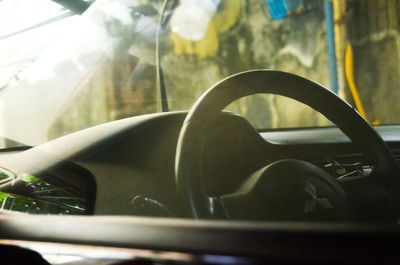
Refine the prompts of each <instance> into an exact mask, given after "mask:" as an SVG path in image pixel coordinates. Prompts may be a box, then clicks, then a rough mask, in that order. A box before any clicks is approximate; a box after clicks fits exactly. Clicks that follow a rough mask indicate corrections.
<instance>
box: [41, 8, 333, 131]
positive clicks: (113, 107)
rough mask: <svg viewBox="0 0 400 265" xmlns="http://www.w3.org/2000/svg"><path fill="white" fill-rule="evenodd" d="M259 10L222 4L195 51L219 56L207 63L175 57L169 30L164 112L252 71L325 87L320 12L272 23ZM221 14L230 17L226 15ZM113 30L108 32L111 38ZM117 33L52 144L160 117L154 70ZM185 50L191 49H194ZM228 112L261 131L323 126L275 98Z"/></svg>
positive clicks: (58, 124) (164, 42)
mask: <svg viewBox="0 0 400 265" xmlns="http://www.w3.org/2000/svg"><path fill="white" fill-rule="evenodd" d="M235 3H236V4H238V6H237V5H235ZM262 3H264V2H263V1H257V0H248V1H240V0H235V1H228V0H227V1H225V2H224V4H225V5H224V6H223V8H221V10H220V11H219V12H220V13H219V14H217V15H216V17H215V18H213V22H212V23H213V24H212V25H213V27H214V28H213V29H212V30H213V32H214V33H218V34H214V33H213V34H211V36H212V39H211V40H207V39H206V40H202V41H203V42H202V43H201V45H200V48H201V46H204V47H205V48H207V45H212V47H215V45H216V47H218V48H217V49H216V53H215V54H212V55H207V54H205V55H204V54H203V55H201V56H200V55H199V54H196V52H195V51H194V52H193V49H189V50H190V52H188V50H186V51H185V50H182V49H180V50H179V49H178V50H179V54H178V52H177V47H176V40H174V39H171V38H173V36H171V32H170V30H169V29H168V28H167V31H165V32H163V33H162V34H161V36H160V37H161V54H162V56H161V59H162V67H163V70H164V74H165V81H166V87H167V93H168V99H169V105H170V109H172V110H181V109H189V108H190V107H191V105H192V104H193V103H194V102H195V100H196V99H197V98H198V97H199V96H200V95H201V94H202V93H203V92H204V91H206V90H207V89H208V88H209V87H211V86H212V85H213V84H215V83H216V82H218V81H219V80H221V79H223V78H225V77H227V76H229V75H231V74H235V73H237V72H240V71H244V70H250V69H259V68H263V69H277V70H282V71H287V72H292V73H296V74H299V75H301V76H304V77H307V78H310V79H312V80H314V81H316V82H319V83H321V84H323V85H328V83H329V74H328V58H327V55H326V54H327V53H326V40H325V24H324V16H323V10H322V9H321V8H318V7H317V8H313V9H311V10H306V11H304V12H303V13H301V14H297V15H293V16H290V17H288V18H286V19H283V20H276V21H272V20H271V19H270V18H269V17H268V14H267V10H266V7H265V6H263V4H262ZM224 8H232V10H233V11H232V12H231V13H229V12H225V11H224ZM230 14H231V15H230ZM218 16H220V17H218ZM155 21H156V18H155ZM224 22H226V23H224ZM115 27H116V25H113V27H110V28H113V31H115ZM120 31H121V32H122V33H124V34H125V35H122V33H121V35H120V43H119V44H117V45H115V46H114V51H113V53H114V56H113V57H112V58H104V60H103V61H102V63H100V64H99V66H98V68H97V69H95V70H93V72H92V73H91V74H90V75H88V77H87V78H86V80H85V82H82V84H81V85H80V87H78V88H77V89H76V92H75V93H74V95H72V97H71V98H70V100H69V103H66V104H65V107H64V108H63V109H62V110H61V111H60V112H59V113H58V119H56V120H55V122H54V124H53V126H52V127H51V128H50V130H49V137H50V138H55V137H58V136H60V135H63V134H66V133H69V132H72V131H76V130H79V129H82V128H85V127H89V126H92V125H95V124H99V123H102V122H106V121H108V120H114V119H119V118H124V117H129V116H133V115H139V114H143V113H149V112H155V111H157V109H159V108H158V104H159V100H158V99H157V98H156V95H157V92H156V90H155V68H154V65H151V63H150V64H149V63H142V62H141V61H140V60H137V58H135V57H134V56H132V55H128V54H127V50H128V49H129V47H131V46H132V43H134V41H137V39H135V38H134V37H133V36H131V35H129V34H126V32H124V31H122V30H120ZM174 41H175V42H174ZM215 41H216V42H217V43H215ZM144 42H146V43H145V44H146V45H145V46H147V47H150V48H151V47H153V48H154V39H152V40H146V41H142V43H144ZM185 45H186V44H185ZM189 45H192V46H190V47H192V48H193V47H196V46H195V45H197V44H193V43H192V44H191V43H189ZM210 47H211V46H210ZM228 109H229V110H232V111H235V112H239V113H241V114H242V115H244V116H245V117H247V118H249V119H250V120H251V121H252V123H253V124H254V125H255V126H256V127H259V128H277V127H298V126H301V127H302V126H318V125H327V124H328V122H327V120H325V119H324V118H323V117H321V115H318V114H317V113H316V112H315V111H313V110H311V109H309V108H308V107H305V106H300V105H299V103H297V102H295V101H290V100H287V99H285V98H282V97H278V96H261V95H256V96H252V97H250V98H245V99H243V100H240V101H239V102H238V103H236V104H234V105H232V106H230V107H229V108H228Z"/></svg>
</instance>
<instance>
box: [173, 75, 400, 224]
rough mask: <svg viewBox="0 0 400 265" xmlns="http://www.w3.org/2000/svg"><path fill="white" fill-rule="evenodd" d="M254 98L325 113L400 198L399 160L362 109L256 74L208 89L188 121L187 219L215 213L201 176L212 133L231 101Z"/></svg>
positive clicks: (182, 149) (180, 153) (184, 162)
mask: <svg viewBox="0 0 400 265" xmlns="http://www.w3.org/2000/svg"><path fill="white" fill-rule="evenodd" d="M254 94H275V95H281V96H285V97H289V98H291V99H294V100H297V101H299V102H301V103H304V104H306V105H308V106H310V107H311V108H313V109H314V110H316V111H318V112H320V113H321V114H323V115H324V116H325V117H326V118H328V119H329V120H330V121H331V122H333V123H334V124H336V125H337V127H338V128H339V129H340V130H341V131H342V132H343V133H344V134H345V135H346V136H347V137H349V138H350V140H351V141H352V142H353V143H354V144H356V145H358V146H360V147H361V149H362V151H363V152H364V154H366V155H367V156H368V157H370V158H371V160H372V161H374V162H375V168H374V172H376V173H377V174H376V175H379V180H378V181H379V182H380V183H382V184H383V185H384V186H385V188H387V189H388V191H389V193H390V194H391V195H392V197H393V196H396V194H395V192H393V191H399V190H400V178H399V176H400V175H399V167H398V165H397V162H396V160H395V158H394V156H393V154H392V153H391V151H390V149H389V147H388V146H387V145H386V143H385V142H384V141H383V139H382V138H381V137H380V136H379V135H378V134H377V133H376V131H375V130H374V129H373V128H372V127H371V126H370V124H369V123H368V122H367V121H366V120H365V119H364V118H363V117H362V116H361V115H360V114H359V113H358V112H357V110H356V109H354V108H353V107H352V106H351V105H349V104H348V103H347V102H345V101H344V100H342V99H341V98H339V97H338V96H337V95H335V94H334V93H332V92H331V91H330V90H328V89H326V88H325V87H323V86H322V85H320V84H318V83H315V82H313V81H310V80H308V79H305V78H303V77H300V76H297V75H294V74H290V73H286V72H281V71H274V70H252V71H246V72H241V73H238V74H235V75H232V76H230V77H227V78H225V79H223V80H222V81H220V82H218V83H217V84H215V85H214V86H213V87H211V88H210V89H209V90H207V91H206V92H205V93H204V94H203V95H202V96H201V97H200V98H199V99H198V100H197V101H196V103H195V104H194V105H193V107H192V108H191V110H190V111H189V113H188V115H187V117H186V119H185V121H184V123H183V126H182V128H181V131H180V135H179V138H178V144H177V150H176V158H175V177H176V179H175V181H176V187H177V192H178V194H179V195H180V196H181V198H180V199H181V200H182V203H183V210H184V212H185V213H186V214H185V215H186V216H187V217H193V218H195V219H198V218H211V217H213V215H214V213H213V211H214V210H215V209H213V204H212V200H213V199H212V198H211V197H209V196H208V195H207V194H206V192H205V187H204V183H203V176H202V172H201V171H202V161H201V160H202V159H201V157H202V153H203V148H204V144H205V135H206V131H207V129H208V128H209V126H210V125H211V124H212V123H213V122H214V120H215V119H216V117H217V115H218V114H219V113H220V112H221V111H222V110H223V109H224V108H225V107H227V106H228V105H229V104H230V103H232V102H234V101H235V100H237V99H239V98H242V97H245V96H250V95H254ZM360 132H362V133H360Z"/></svg>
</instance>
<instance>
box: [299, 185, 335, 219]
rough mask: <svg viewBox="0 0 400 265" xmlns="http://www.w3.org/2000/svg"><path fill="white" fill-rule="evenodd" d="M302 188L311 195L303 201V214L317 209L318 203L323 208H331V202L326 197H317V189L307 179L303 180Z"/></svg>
mask: <svg viewBox="0 0 400 265" xmlns="http://www.w3.org/2000/svg"><path fill="white" fill-rule="evenodd" d="M304 190H305V192H306V193H308V195H310V197H311V199H309V200H306V202H305V207H304V213H305V214H307V213H312V212H315V211H317V209H318V205H320V206H321V207H322V208H323V209H330V208H333V205H332V203H331V202H330V201H329V200H328V199H327V198H318V194H317V189H316V188H315V186H314V185H313V184H311V183H310V182H309V181H307V180H306V182H305V187H304Z"/></svg>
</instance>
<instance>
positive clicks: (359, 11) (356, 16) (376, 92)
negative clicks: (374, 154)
mask: <svg viewBox="0 0 400 265" xmlns="http://www.w3.org/2000/svg"><path fill="white" fill-rule="evenodd" d="M399 10H400V2H399V1H396V0H387V1H385V0H370V1H362V0H351V1H348V14H347V27H348V38H349V42H350V44H351V45H352V46H353V50H354V75H355V76H354V77H355V83H356V85H357V87H358V90H359V93H360V97H361V99H362V101H363V103H364V107H365V109H366V114H367V117H368V118H369V120H370V121H379V123H381V124H387V123H400V115H398V113H400V104H399V103H398V101H399V98H400V90H399V89H398V88H399V87H400V78H399V76H400V67H399V59H400V34H399V13H398V12H399Z"/></svg>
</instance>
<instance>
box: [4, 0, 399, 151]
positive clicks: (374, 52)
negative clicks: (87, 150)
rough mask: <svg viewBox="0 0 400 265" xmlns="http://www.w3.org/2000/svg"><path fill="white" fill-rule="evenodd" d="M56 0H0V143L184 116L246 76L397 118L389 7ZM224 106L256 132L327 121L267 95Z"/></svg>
mask: <svg viewBox="0 0 400 265" xmlns="http://www.w3.org/2000/svg"><path fill="white" fill-rule="evenodd" d="M56 2H59V3H63V2H65V1H54V2H53V1H49V0H37V1H29V0H3V1H1V2H0V14H1V16H0V20H1V23H0V25H2V26H1V27H0V58H1V59H2V60H1V65H0V89H1V90H0V136H2V137H4V138H6V139H10V140H12V141H15V142H19V143H22V144H25V145H38V144H41V143H44V142H46V141H48V140H51V139H54V138H57V137H60V136H62V135H66V134H69V133H71V132H74V131H78V130H81V129H84V128H88V127H91V126H94V125H97V124H101V123H105V122H108V121H112V120H117V119H121V118H126V117H131V116H137V115H141V114H147V113H155V112H160V111H165V110H187V109H190V107H191V106H192V105H193V103H194V102H195V100H196V99H197V98H198V97H199V96H200V95H201V94H202V93H203V92H204V91H206V90H207V89H208V88H210V87H211V86H212V85H214V84H215V83H216V82H218V81H220V80H221V79H223V78H225V77H227V76H229V75H232V74H235V73H238V72H241V71H245V70H250V69H275V70H282V71H286V72H291V73H295V74H298V75H300V76H303V77H306V78H309V79H311V80H313V81H315V82H318V83H320V84H322V85H324V86H326V87H328V88H329V89H330V90H332V91H333V92H334V93H337V94H338V95H340V96H341V97H342V98H344V99H345V100H347V101H348V102H349V103H351V104H353V105H354V106H355V107H356V108H357V109H358V111H359V112H360V113H361V114H362V115H364V116H365V117H366V118H367V119H368V121H370V122H371V123H374V124H394V123H398V122H399V118H398V115H397V111H396V109H397V108H398V105H399V104H397V92H396V91H397V90H396V87H397V86H398V82H399V80H400V79H398V78H397V75H396V73H397V72H396V71H397V68H398V57H397V53H396V52H393V53H392V52H390V51H395V50H396V47H397V46H396V45H397V38H398V36H397V35H398V33H397V31H396V32H395V34H394V33H393V32H392V29H393V27H395V26H394V25H395V23H394V22H393V21H392V14H391V13H390V9H391V8H390V7H383V8H382V10H383V11H379V12H382V14H381V13H379V12H378V11H376V12H375V11H371V10H372V9H371V10H369V11H371V12H370V13H368V16H364V14H366V12H367V11H363V9H362V8H359V7H358V6H357V4H356V3H353V2H352V1H348V3H347V6H341V7H340V6H339V9H338V10H330V11H329V10H328V11H327V7H326V6H324V2H323V1H307V0H298V1H272V0H267V1H258V0H251V1H241V0H230V1H222V0H207V1H194V0H185V1H166V4H165V5H164V3H165V2H164V1H144V0H143V1H140V0H130V1H128V0H119V1H114V0H112V1H111V0H97V1H82V2H86V3H87V7H88V8H87V9H83V10H81V11H82V12H77V11H76V10H74V9H73V8H72V9H71V8H70V9H68V6H65V5H64V6H62V5H60V4H59V3H56ZM66 2H68V1H66ZM78 2H79V1H78ZM89 6H90V7H89ZM331 9H332V7H331ZM363 12H364V13H363ZM383 12H387V14H386V15H385V14H383ZM334 16H336V17H334ZM381 16H382V17H384V16H386V17H387V18H386V20H382V21H380V20H379V23H373V19H375V18H376V19H378V18H379V19H380V17H381ZM344 17H346V20H344V19H343V18H344ZM340 19H342V20H340ZM368 25H370V26H368ZM371 25H372V26H371ZM396 25H397V24H396ZM333 30H335V32H336V34H335V35H332V31H333ZM374 34H375V35H374ZM353 50H354V52H353ZM228 110H231V111H234V112H238V113H240V114H242V115H243V116H245V117H246V118H247V119H249V120H250V122H251V123H252V124H253V125H254V126H255V127H256V128H259V129H270V128H288V127H295V128H296V127H310V126H311V127H312V126H330V125H331V123H330V122H329V121H328V120H326V119H325V118H324V117H323V116H321V115H320V114H318V113H316V112H315V111H313V110H312V109H310V108H308V107H306V106H304V105H302V104H300V103H298V102H296V101H293V100H289V99H287V98H283V97H279V96H272V95H255V96H252V97H249V98H244V99H242V100H240V101H238V102H237V103H234V104H233V105H231V106H229V107H228Z"/></svg>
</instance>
